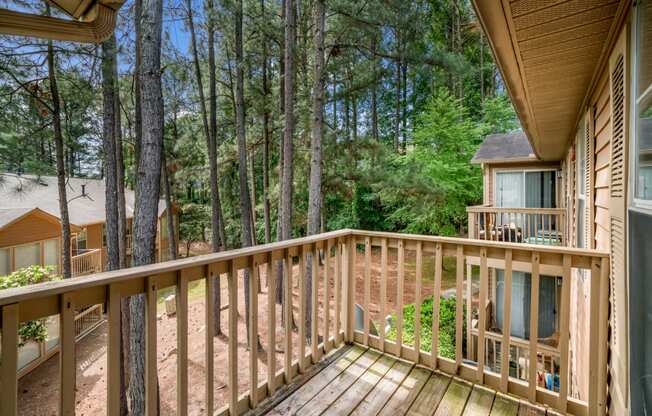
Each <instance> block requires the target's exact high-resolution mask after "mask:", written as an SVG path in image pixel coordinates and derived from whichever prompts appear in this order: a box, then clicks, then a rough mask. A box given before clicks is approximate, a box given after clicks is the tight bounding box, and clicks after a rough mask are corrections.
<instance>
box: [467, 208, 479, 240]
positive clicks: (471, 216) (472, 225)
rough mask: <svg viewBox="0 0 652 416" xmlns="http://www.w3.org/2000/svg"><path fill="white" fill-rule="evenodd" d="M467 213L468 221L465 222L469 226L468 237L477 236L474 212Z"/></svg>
mask: <svg viewBox="0 0 652 416" xmlns="http://www.w3.org/2000/svg"><path fill="white" fill-rule="evenodd" d="M467 214H468V217H469V219H468V223H467V226H468V227H469V229H468V231H469V238H478V237H477V236H476V235H475V213H474V212H470V211H467Z"/></svg>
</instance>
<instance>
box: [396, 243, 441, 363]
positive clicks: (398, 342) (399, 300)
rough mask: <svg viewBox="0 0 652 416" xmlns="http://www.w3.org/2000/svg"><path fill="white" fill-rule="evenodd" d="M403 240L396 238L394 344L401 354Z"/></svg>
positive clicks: (403, 276)
mask: <svg viewBox="0 0 652 416" xmlns="http://www.w3.org/2000/svg"><path fill="white" fill-rule="evenodd" d="M403 246H404V244H403V240H398V265H397V266H398V272H397V273H398V276H397V282H396V286H397V287H396V346H397V355H398V356H399V357H400V356H401V349H402V346H403V290H404V279H405V248H404V247H403ZM433 338H434V337H433Z"/></svg>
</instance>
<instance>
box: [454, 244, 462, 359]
mask: <svg viewBox="0 0 652 416" xmlns="http://www.w3.org/2000/svg"><path fill="white" fill-rule="evenodd" d="M463 291H464V247H463V246H462V245H459V246H457V257H456V268H455V298H456V301H455V369H456V371H459V369H460V365H462V360H463V359H464V356H463V351H462V342H463V339H464V338H463V337H464V322H463V319H464V303H463V302H462V299H463V298H464V295H463Z"/></svg>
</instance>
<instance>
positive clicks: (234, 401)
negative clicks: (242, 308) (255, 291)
mask: <svg viewBox="0 0 652 416" xmlns="http://www.w3.org/2000/svg"><path fill="white" fill-rule="evenodd" d="M237 273H238V271H237V270H235V265H234V264H233V261H231V262H230V263H229V273H228V276H229V277H228V279H229V280H228V288H229V289H228V290H229V345H228V357H229V359H228V361H227V365H228V366H229V368H228V374H227V377H228V379H227V380H228V381H227V383H226V384H227V387H228V389H229V394H228V396H227V397H228V405H229V411H230V412H231V414H232V415H237V414H238V407H237V406H238V279H237ZM288 284H289V282H288Z"/></svg>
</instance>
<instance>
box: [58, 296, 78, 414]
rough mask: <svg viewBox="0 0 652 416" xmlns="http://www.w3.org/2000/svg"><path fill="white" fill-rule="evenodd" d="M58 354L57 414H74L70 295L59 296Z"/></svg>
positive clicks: (72, 316) (73, 307)
mask: <svg viewBox="0 0 652 416" xmlns="http://www.w3.org/2000/svg"><path fill="white" fill-rule="evenodd" d="M59 298H60V304H59V311H60V312H59V325H60V329H59V331H60V352H59V376H60V378H59V379H60V381H61V389H60V391H59V399H60V400H59V414H60V415H74V414H75V388H76V375H77V372H76V365H75V305H74V303H73V299H72V296H71V294H70V293H64V294H62V295H60V296H59Z"/></svg>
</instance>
